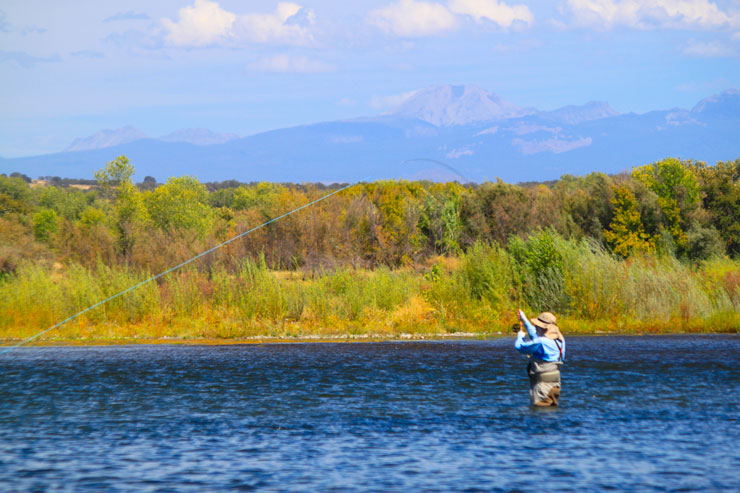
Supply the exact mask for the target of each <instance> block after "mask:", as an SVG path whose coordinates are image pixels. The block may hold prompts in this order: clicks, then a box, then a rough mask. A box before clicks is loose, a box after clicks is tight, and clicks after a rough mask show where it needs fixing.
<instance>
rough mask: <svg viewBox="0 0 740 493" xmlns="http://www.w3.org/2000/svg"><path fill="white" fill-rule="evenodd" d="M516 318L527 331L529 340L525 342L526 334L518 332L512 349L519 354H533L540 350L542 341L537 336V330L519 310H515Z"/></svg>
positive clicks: (521, 331)
mask: <svg viewBox="0 0 740 493" xmlns="http://www.w3.org/2000/svg"><path fill="white" fill-rule="evenodd" d="M517 316H518V317H519V320H520V321H521V322H522V324H523V325H524V328H526V329H527V334H528V335H529V339H528V340H525V337H526V335H527V334H525V333H524V331H523V330H520V331H519V333H518V334H517V335H516V341H514V348H515V349H516V350H517V351H519V352H520V353H524V354H534V353H536V352H537V350H538V349H540V347H542V341H540V338H539V336H538V335H537V329H535V328H534V325H532V323H531V322H530V321H529V320H528V319H527V316H526V315H525V314H524V312H523V311H522V310H521V309H519V310H517Z"/></svg>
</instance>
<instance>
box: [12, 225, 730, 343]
mask: <svg viewBox="0 0 740 493" xmlns="http://www.w3.org/2000/svg"><path fill="white" fill-rule="evenodd" d="M512 245H513V246H512ZM539 256H545V257H546V258H545V260H543V259H542V258H539ZM229 265H236V268H228V269H227V268H226V267H225V266H224V265H221V264H218V263H217V264H215V265H204V266H201V267H200V269H198V268H195V267H192V268H187V269H184V270H182V271H180V272H176V273H172V274H169V275H167V276H165V277H163V278H160V279H158V280H157V281H156V282H150V283H148V284H146V285H144V286H141V287H139V288H137V289H136V290H134V291H132V292H129V293H127V294H125V295H123V296H120V297H118V298H116V299H114V300H112V301H111V302H109V303H107V304H105V305H104V306H101V307H98V308H96V309H94V310H91V311H90V312H88V313H86V314H84V315H83V316H81V317H79V318H78V319H76V320H74V321H73V322H71V323H69V324H66V325H65V326H64V327H62V328H60V329H59V330H57V331H53V332H50V333H49V334H47V335H45V336H44V337H45V338H46V339H71V340H104V339H105V340H137V339H146V340H150V339H161V338H181V339H201V338H225V339H239V338H246V337H296V336H309V335H311V336H329V335H354V336H358V335H363V334H364V335H378V336H382V337H395V336H399V335H400V334H408V333H410V334H439V333H445V332H458V331H464V332H473V333H479V334H490V333H493V332H500V331H504V330H506V328H507V327H508V325H509V324H511V323H512V322H513V311H514V309H515V308H516V307H517V306H522V308H524V309H525V310H527V312H529V313H534V312H537V311H540V310H545V309H548V310H550V311H554V312H555V313H556V314H557V315H558V316H559V317H560V320H562V327H563V329H564V331H565V332H566V333H573V332H635V331H639V332H645V331H670V332H693V331H723V332H726V331H731V332H737V331H738V330H740V315H739V313H740V261H737V260H732V259H729V258H727V257H714V258H711V259H709V260H706V261H704V262H701V263H698V264H696V263H695V264H691V263H686V262H681V261H679V260H677V259H675V258H674V257H672V256H645V257H633V258H630V259H629V260H622V259H619V258H617V257H615V256H613V255H612V254H610V253H608V252H607V251H605V250H604V249H603V248H602V247H600V246H599V245H598V244H597V243H595V242H592V241H587V240H581V241H576V240H566V239H563V238H562V237H560V236H558V235H557V234H555V233H553V232H548V231H545V232H539V233H536V234H534V235H531V236H530V237H529V238H528V239H522V240H517V241H515V242H512V244H511V245H510V246H509V247H508V248H503V247H502V246H499V245H497V244H485V243H477V244H475V245H474V246H472V247H471V248H469V249H468V251H467V252H466V253H464V254H462V255H460V256H459V257H456V258H450V257H439V258H437V259H436V260H435V261H434V263H433V264H431V265H429V266H427V267H423V268H421V267H420V268H416V269H414V268H410V267H406V268H398V269H390V268H387V267H380V268H377V269H374V270H363V269H353V268H350V267H341V268H337V269H334V270H323V271H321V270H320V271H312V272H301V271H290V272H288V271H274V270H271V269H270V268H269V267H268V264H267V262H266V261H265V258H264V256H258V257H256V258H253V259H243V260H240V261H233V259H232V260H231V261H230V263H229ZM149 276H150V274H149V273H148V272H145V271H140V270H136V269H134V268H130V267H127V266H118V267H110V266H107V265H105V264H103V263H102V262H98V264H97V265H94V266H93V267H84V266H81V265H79V264H74V263H69V264H66V265H60V264H54V265H52V266H45V265H42V264H33V263H29V262H26V263H23V264H22V265H20V266H19V268H18V269H17V271H16V273H15V274H13V275H9V276H6V277H4V278H3V279H2V280H0V338H1V339H4V340H17V339H21V338H25V337H28V336H30V335H33V334H34V333H37V332H39V331H41V330H44V329H46V328H48V327H50V326H52V325H53V324H55V323H57V322H58V321H60V320H63V319H65V318H66V317H68V316H70V315H71V314H73V313H76V312H79V311H80V310H83V309H85V308H87V307H88V306H90V305H92V304H94V303H97V302H98V301H100V300H102V299H105V298H107V297H109V296H112V295H114V294H116V293H118V292H120V291H123V290H124V289H126V288H128V287H129V286H132V285H134V284H137V283H139V282H141V281H143V280H145V279H148V278H149Z"/></svg>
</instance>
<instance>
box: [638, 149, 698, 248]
mask: <svg viewBox="0 0 740 493" xmlns="http://www.w3.org/2000/svg"><path fill="white" fill-rule="evenodd" d="M693 165H694V163H692V162H690V161H687V162H682V161H680V160H678V159H675V158H667V159H664V160H662V161H658V162H655V163H652V164H648V165H645V166H640V167H638V168H634V170H633V171H632V177H633V178H634V179H636V180H637V181H639V182H641V183H643V184H644V185H645V186H646V187H648V188H649V189H650V190H651V191H653V192H654V193H655V194H656V195H657V196H658V204H659V205H660V209H661V210H662V212H663V214H664V216H665V218H666V221H667V226H668V230H669V231H670V233H671V236H673V239H674V241H675V242H676V244H677V245H678V246H679V247H683V246H685V245H686V243H687V241H688V238H687V236H686V229H687V228H688V225H689V221H690V217H689V214H690V213H691V212H692V211H694V210H695V209H696V208H697V206H698V205H699V199H700V197H701V195H700V190H699V183H698V181H697V179H696V176H695V175H694V173H693V172H692V170H691V167H692V166H693Z"/></svg>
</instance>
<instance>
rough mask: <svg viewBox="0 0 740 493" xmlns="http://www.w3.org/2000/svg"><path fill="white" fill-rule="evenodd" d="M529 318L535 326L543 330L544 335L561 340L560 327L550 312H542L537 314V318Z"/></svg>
mask: <svg viewBox="0 0 740 493" xmlns="http://www.w3.org/2000/svg"><path fill="white" fill-rule="evenodd" d="M530 320H531V322H532V323H533V324H534V325H535V326H536V327H539V328H540V329H542V330H544V331H545V337H548V338H550V339H560V340H563V334H562V333H561V332H560V328H559V327H558V326H557V323H556V322H557V319H556V318H555V315H553V314H552V313H550V312H542V313H540V314H539V315H538V316H537V318H532V319H530Z"/></svg>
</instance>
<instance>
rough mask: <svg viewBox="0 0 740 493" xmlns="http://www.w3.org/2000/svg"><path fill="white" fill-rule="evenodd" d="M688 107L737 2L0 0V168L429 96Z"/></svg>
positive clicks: (738, 17)
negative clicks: (130, 133) (89, 142)
mask: <svg viewBox="0 0 740 493" xmlns="http://www.w3.org/2000/svg"><path fill="white" fill-rule="evenodd" d="M448 83H457V84H460V83H466V84H467V83H470V84H478V85H480V86H482V87H484V88H486V89H488V90H490V91H493V92H495V93H496V94H498V95H499V96H501V97H502V98H504V99H507V100H509V101H512V102H514V103H516V104H518V105H521V106H534V107H537V108H540V109H554V108H556V107H559V106H563V105H566V104H581V103H585V102H587V101H590V100H601V101H608V102H609V103H610V104H611V105H612V106H613V107H614V108H615V109H616V110H617V111H620V112H629V111H634V112H638V113H643V112H646V111H650V110H654V109H667V108H672V107H686V108H690V107H691V106H693V105H694V104H695V103H696V102H697V101H698V100H700V99H702V98H704V97H706V96H709V95H711V94H713V93H717V92H720V91H722V90H724V89H729V88H737V87H740V0H725V1H721V0H716V1H710V0H549V1H539V0H538V1H529V0H521V1H520V0H510V1H506V2H502V1H497V0H435V1H432V0H429V1H426V0H424V1H422V0H355V1H352V2H328V1H325V0H297V1H296V2H295V3H294V2H275V1H261V0H260V1H249V2H246V1H232V0H221V1H216V2H214V1H209V0H188V1H181V0H159V1H157V2H149V1H138V0H130V1H127V2H120V1H101V0H97V1H68V2H57V1H50V0H47V1H36V0H23V1H20V0H14V1H8V0H6V1H4V2H0V111H1V112H2V113H1V114H2V116H3V118H2V120H1V121H0V156H4V157H13V156H22V155H32V154H40V153H47V152H55V151H58V150H61V149H63V148H64V147H66V146H67V145H68V144H69V143H70V141H71V140H73V139H74V138H76V137H81V136H86V135H89V134H92V133H95V132H96V131H98V130H100V129H103V128H117V127H121V126H124V125H129V124H130V125H134V126H136V127H138V128H140V129H141V130H143V131H144V132H146V133H147V134H149V135H152V136H157V135H162V134H166V133H169V132H172V131H173V130H176V129H178V128H188V127H190V128H203V127H205V128H210V129H212V130H214V131H220V132H233V133H237V134H240V135H249V134H252V133H256V132H259V131H264V130H270V129H274V128H281V127H286V126H291V125H297V124H303V123H311V122H318V121H326V120H334V119H341V118H351V117H356V116H367V115H375V114H380V113H382V112H384V111H388V109H389V108H391V107H392V106H393V105H394V104H395V103H397V102H399V101H400V100H401V99H402V98H403V96H404V95H407V94H409V93H410V92H412V91H414V90H416V89H420V88H422V87H425V86H428V85H431V84H448Z"/></svg>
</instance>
